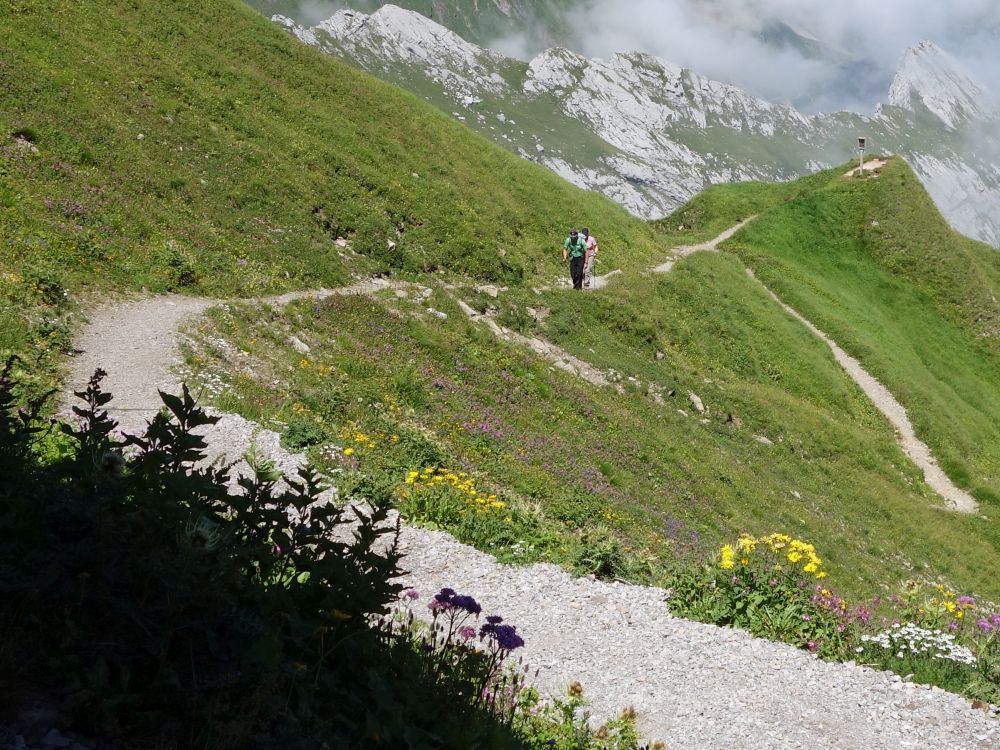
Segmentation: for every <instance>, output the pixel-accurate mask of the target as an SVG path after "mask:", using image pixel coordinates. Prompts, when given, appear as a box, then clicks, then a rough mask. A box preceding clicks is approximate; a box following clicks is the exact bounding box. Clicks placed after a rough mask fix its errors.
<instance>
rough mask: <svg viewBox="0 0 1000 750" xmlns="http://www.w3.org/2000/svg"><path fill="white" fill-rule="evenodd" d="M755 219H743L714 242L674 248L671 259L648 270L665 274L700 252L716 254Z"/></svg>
mask: <svg viewBox="0 0 1000 750" xmlns="http://www.w3.org/2000/svg"><path fill="white" fill-rule="evenodd" d="M756 218H757V216H756V215H754V216H750V217H748V218H746V219H744V220H743V221H741V222H740V223H739V224H737V225H736V226H733V227H729V229H727V230H726V231H725V232H723V233H722V234H720V235H719V236H718V237H716V238H715V239H714V240H708V241H707V242H702V243H701V244H698V245H682V246H681V247H675V248H674V249H673V251H672V252H673V254H674V255H673V257H672V258H670V259H669V260H667V261H665V262H664V263H661V264H660V265H658V266H654V267H653V268H651V269H650V270H651V271H652V272H653V273H666V272H667V271H669V270H670V269H671V268H673V267H674V263H676V262H677V261H679V260H680V259H681V258H687V257H688V256H689V255H694V254H695V253H701V252H709V253H717V252H718V251H719V245H721V244H722V243H723V242H725V241H726V240H728V239H729V238H730V237H732V236H733V235H734V234H736V233H737V232H738V231H740V230H741V229H742V228H743V227H745V226H746V225H747V224H749V223H750V222H751V221H753V220H754V219H756Z"/></svg>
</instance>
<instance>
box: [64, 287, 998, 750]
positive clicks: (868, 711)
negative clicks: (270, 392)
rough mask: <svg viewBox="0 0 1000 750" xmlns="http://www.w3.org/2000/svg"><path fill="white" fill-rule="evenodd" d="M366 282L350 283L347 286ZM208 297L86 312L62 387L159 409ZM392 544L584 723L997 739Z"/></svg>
mask: <svg viewBox="0 0 1000 750" xmlns="http://www.w3.org/2000/svg"><path fill="white" fill-rule="evenodd" d="M375 288H381V285H378V284H376V285H375ZM372 290H373V288H372V287H370V286H369V287H362V286H360V285H356V286H355V287H352V288H351V290H350V291H355V292H364V291H372ZM344 291H347V290H339V292H341V293H343V292H344ZM331 293H334V292H329V291H328V292H324V293H322V294H323V295H324V296H325V295H327V294H331ZM297 296H306V294H302V295H297ZM316 296H320V295H319V294H317V295H316ZM292 298H295V297H294V296H293V297H289V296H285V297H284V298H283V300H288V299H292ZM211 304H213V301H211V300H196V299H191V298H183V297H161V298H155V299H150V300H137V301H133V302H126V303H120V304H117V305H112V306H108V307H105V308H102V309H99V310H97V311H96V312H95V314H94V315H93V317H92V322H91V325H90V327H89V328H88V329H87V330H86V331H85V332H84V333H83V335H82V336H81V338H80V347H81V348H83V349H85V350H86V352H85V355H84V357H81V358H80V359H79V360H78V361H77V363H76V364H77V366H76V367H74V370H73V376H72V378H71V380H70V385H72V386H75V387H79V385H80V384H81V383H83V382H85V381H86V379H87V377H89V372H88V370H91V369H93V366H94V365H100V366H103V367H104V368H105V369H107V370H108V371H109V380H108V384H109V388H110V389H112V391H113V392H114V393H115V394H116V396H117V397H119V398H120V399H121V401H122V402H123V403H124V404H127V407H126V408H128V409H131V410H134V411H128V412H121V411H120V410H121V408H122V407H121V406H119V407H118V408H119V412H118V413H116V416H126V417H128V418H129V419H134V418H135V416H136V415H138V414H143V415H145V414H148V413H151V412H152V411H153V410H154V409H155V408H156V404H158V403H159V402H158V398H157V396H156V387H164V386H166V387H173V386H174V384H173V383H172V382H171V381H172V379H171V376H170V366H171V364H172V363H174V362H177V361H178V358H179V357H178V353H177V330H178V329H177V326H178V325H180V324H181V323H182V322H183V321H185V320H187V319H189V318H190V317H191V316H193V315H196V314H198V313H200V312H203V311H204V310H205V309H206V308H207V307H209V306H210V305H211ZM208 439H209V441H210V443H211V445H212V451H213V453H216V454H218V453H224V454H226V455H228V456H230V457H231V458H236V457H239V456H241V455H243V454H244V453H245V451H246V450H247V448H248V447H249V444H250V442H251V441H252V440H254V441H256V443H257V446H258V450H259V451H261V452H262V453H264V454H266V455H268V456H269V457H271V458H272V459H275V460H276V461H277V462H278V463H279V465H281V466H283V467H285V468H286V469H289V468H291V467H293V466H295V465H296V464H297V463H298V462H299V461H300V460H301V456H297V455H294V454H289V453H287V452H286V451H284V450H283V449H282V448H281V446H280V444H279V441H278V436H277V435H276V434H275V433H273V432H270V431H268V430H263V429H258V428H257V426H256V425H253V424H252V423H250V422H247V421H246V420H244V419H242V418H240V417H235V416H233V415H226V416H225V418H224V419H223V421H222V422H220V424H219V425H218V426H216V427H215V428H213V431H212V432H211V433H210V434H209V435H208ZM402 546H403V549H404V551H405V552H406V557H405V558H404V566H405V567H407V568H408V569H409V573H408V574H407V575H406V576H405V577H404V583H405V584H406V585H407V586H410V587H413V588H415V589H417V590H419V591H421V592H423V594H424V598H423V599H422V600H421V601H420V602H418V605H420V606H418V610H420V611H425V610H424V608H423V606H422V605H423V604H424V603H425V602H426V601H427V598H428V597H429V596H430V595H431V594H433V593H434V592H435V591H437V590H438V589H440V588H441V587H444V586H450V587H452V588H455V589H457V590H459V591H460V592H461V593H465V594H469V595H472V596H475V597H476V598H477V599H478V600H479V601H480V602H481V603H482V604H483V606H484V609H485V610H486V613H498V614H501V615H503V616H504V617H505V619H506V620H507V621H508V622H510V623H512V624H514V625H516V626H517V627H518V630H519V632H520V633H521V634H522V635H523V636H524V639H525V641H526V644H527V645H526V647H525V651H524V656H525V659H526V660H527V661H528V662H529V663H530V664H531V665H532V667H537V668H538V669H539V673H538V676H537V684H538V685H539V687H541V688H542V689H544V690H551V691H554V692H559V693H561V692H562V691H563V690H564V689H565V687H566V686H567V684H568V683H569V682H570V681H572V680H579V681H580V682H581V683H582V684H583V686H584V688H585V690H586V692H587V695H588V696H589V698H590V700H591V701H592V708H593V713H594V716H595V717H596V718H608V717H610V716H612V715H614V714H616V713H617V712H618V711H620V710H621V709H622V708H624V707H626V706H629V705H631V706H634V707H635V709H636V710H637V711H638V712H639V725H640V729H641V731H642V733H643V734H644V735H646V736H647V737H649V738H652V739H661V740H664V741H665V742H667V743H668V746H669V747H671V748H673V750H677V749H678V748H730V747H734V748H735V747H738V748H748V749H750V750H756V749H760V750H765V749H766V750H771V748H808V749H809V750H819V749H821V748H830V750H834V749H836V750H878V749H881V748H884V749H885V750H895V749H896V748H921V749H924V748H926V749H927V750H935V749H936V748H941V749H942V750H944V749H945V748H947V750H956V749H958V748H961V749H962V750H988V749H991V748H992V749H995V748H998V747H1000V723H998V722H997V721H996V720H995V719H993V718H991V717H990V716H989V715H988V714H987V713H986V712H984V711H978V710H974V709H972V708H971V707H970V706H969V705H968V703H966V702H965V701H964V700H963V699H962V698H960V697H958V696H955V695H952V694H949V693H945V692H943V691H941V690H937V689H929V688H924V687H920V686H916V685H912V684H910V683H906V682H904V681H902V680H901V679H900V678H899V677H896V676H893V675H890V674H887V673H881V672H874V671H872V670H869V669H865V668H861V667H857V666H854V665H850V664H826V663H824V662H821V661H819V660H817V659H815V658H813V657H812V656H810V655H809V654H807V653H805V652H803V651H799V650H796V649H793V648H791V647H788V646H784V645H781V644H774V643H770V642H768V641H763V640H759V639H754V638H751V637H750V636H749V635H747V634H746V633H744V632H742V631H738V630H730V629H721V628H716V627H714V626H709V625H703V624H700V623H694V622H688V621H685V620H680V619H677V618H674V617H671V616H670V615H669V613H668V612H667V609H666V606H665V605H664V603H663V602H664V600H665V598H666V592H664V591H663V590H661V589H656V588H648V587H641V586H633V585H627V584H621V583H604V582H601V581H596V580H591V579H589V578H577V579H574V578H571V577H570V576H569V575H568V574H567V573H566V572H565V571H563V570H562V569H560V568H557V567H555V566H552V565H532V566H529V567H522V568H518V567H511V566H504V565H500V564H498V563H497V562H496V560H495V559H494V558H493V557H491V556H489V555H487V554H484V553H482V552H479V551H478V550H475V549H473V548H471V547H468V546H466V545H463V544H460V543H459V542H457V541H456V540H454V539H453V538H452V537H450V536H449V535H447V534H444V533H441V532H434V531H428V530H424V529H416V528H411V527H405V528H404V531H403V540H402Z"/></svg>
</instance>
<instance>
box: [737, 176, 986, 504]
mask: <svg viewBox="0 0 1000 750" xmlns="http://www.w3.org/2000/svg"><path fill="white" fill-rule="evenodd" d="M738 251H739V252H740V254H741V255H742V256H743V257H744V258H745V259H746V260H747V261H748V262H749V263H750V264H751V265H753V266H754V268H755V269H756V270H757V271H758V273H759V275H760V277H761V279H762V280H764V281H765V282H766V283H767V284H768V285H770V286H772V288H774V289H775V290H776V291H777V292H778V293H779V294H780V295H781V296H782V297H783V298H784V299H785V300H786V301H787V302H788V303H789V304H791V305H792V306H793V307H795V308H797V309H798V310H799V311H800V312H802V313H803V314H804V315H805V316H806V317H808V318H810V319H811V320H813V322H815V323H816V324H817V325H818V326H820V328H822V329H824V330H825V331H826V332H827V333H828V334H830V335H831V336H833V337H834V339H836V340H837V341H838V343H840V344H841V346H843V347H844V348H845V349H847V351H848V352H850V353H851V354H853V355H854V356H856V357H858V358H859V359H860V360H861V361H862V362H863V363H864V364H865V366H866V367H867V368H868V369H869V370H870V371H871V372H872V373H873V374H874V375H876V377H878V378H879V379H880V380H882V382H883V383H885V384H886V385H887V386H888V387H889V389H890V390H891V391H892V392H893V393H894V394H895V395H896V396H897V398H898V399H899V400H900V401H901V402H902V403H903V405H904V406H906V407H907V409H908V411H909V413H910V418H911V420H912V421H913V423H914V426H915V428H916V430H917V433H918V435H920V436H921V437H922V438H923V439H924V440H925V441H926V442H927V443H928V444H929V445H930V446H931V448H932V449H933V450H934V452H935V454H936V455H937V456H938V458H939V459H940V461H941V464H942V466H943V468H945V470H946V471H947V472H948V473H949V475H950V476H951V477H952V479H954V480H955V481H956V482H957V483H958V484H959V485H960V486H963V487H965V488H967V489H969V490H970V491H972V493H973V494H974V495H976V496H977V497H978V498H979V499H980V500H984V501H987V503H988V505H987V507H986V509H985V512H986V514H987V515H992V513H991V511H992V506H995V504H996V502H997V501H998V499H1000V375H998V372H1000V355H998V350H997V334H998V328H997V322H998V320H1000V306H998V304H997V301H996V296H995V295H996V293H997V291H996V290H997V285H996V282H997V280H998V279H1000V258H998V256H997V254H996V251H994V250H992V249H991V248H988V247H987V246H985V245H983V244H981V243H978V242H974V241H972V240H969V239H967V238H965V237H961V236H960V235H958V234H956V233H955V232H953V231H952V230H951V229H949V228H948V226H947V224H946V223H945V222H944V221H943V220H942V219H941V216H940V214H939V213H938V212H937V211H935V210H934V209H933V206H932V204H931V203H930V200H929V198H928V197H927V195H926V194H925V193H924V191H923V190H922V189H921V188H920V187H919V184H918V183H917V182H916V179H915V178H914V176H913V174H912V172H911V171H910V169H909V167H907V166H906V164H905V163H903V162H901V161H899V160H894V161H892V162H890V164H889V165H888V166H887V167H886V168H885V169H884V170H883V171H882V173H881V175H880V176H879V177H878V178H871V179H868V180H864V181H858V180H844V179H839V180H833V181H831V182H830V184H829V185H828V186H827V187H826V188H825V189H823V190H820V191H817V192H815V193H813V194H811V195H805V196H801V197H799V198H797V199H794V200H791V201H789V202H787V203H785V204H783V205H781V206H779V207H777V208H776V209H775V210H774V211H772V212H770V213H769V214H767V215H766V216H765V217H764V220H762V221H758V222H756V223H755V224H754V225H752V226H750V227H748V228H747V230H746V232H745V233H744V234H743V235H742V237H741V238H740V244H739V248H738Z"/></svg>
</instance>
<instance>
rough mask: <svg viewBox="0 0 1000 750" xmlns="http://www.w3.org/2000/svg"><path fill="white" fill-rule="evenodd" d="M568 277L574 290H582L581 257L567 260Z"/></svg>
mask: <svg viewBox="0 0 1000 750" xmlns="http://www.w3.org/2000/svg"><path fill="white" fill-rule="evenodd" d="M569 276H570V278H571V279H573V288H574V289H583V256H582V255H581V256H580V257H579V258H570V259H569Z"/></svg>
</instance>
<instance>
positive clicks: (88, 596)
mask: <svg viewBox="0 0 1000 750" xmlns="http://www.w3.org/2000/svg"><path fill="white" fill-rule="evenodd" d="M12 365H13V361H12V360H10V361H8V362H7V365H6V367H4V368H3V370H2V372H0V477H2V478H0V564H2V567H0V579H2V580H3V581H4V592H5V594H4V596H5V599H4V608H3V610H2V613H0V633H2V636H3V638H2V640H3V647H2V648H0V695H3V696H4V697H5V700H4V710H3V713H0V721H2V722H9V721H14V720H15V719H18V714H19V712H21V716H22V717H23V716H24V715H31V713H30V711H34V712H35V715H40V716H43V717H48V720H49V721H53V720H55V721H57V722H59V726H60V728H62V729H64V730H73V731H75V732H81V733H85V734H89V735H96V736H100V737H102V738H103V739H106V740H115V741H117V742H119V743H124V744H121V745H120V746H123V747H146V746H156V747H167V748H170V747H177V748H255V747H260V748H270V747H277V746H280V747H290V748H297V747H303V748H305V747H317V746H328V747H338V748H399V747H407V748H413V749H414V750H416V749H417V748H444V747H452V748H468V747H488V748H536V747H537V748H541V747H552V746H559V747H574V748H581V749H583V750H586V749H589V748H594V749H595V750H596V748H599V747H600V748H608V747H611V748H618V749H620V750H629V749H634V748H637V747H638V741H637V739H636V734H635V730H634V715H631V714H625V715H623V716H622V717H621V718H619V719H616V720H615V721H612V722H610V723H609V724H608V725H606V726H605V727H603V728H595V727H588V726H587V725H586V724H585V723H584V722H583V721H582V720H581V718H580V712H579V709H581V708H582V706H583V705H584V703H585V702H584V700H583V697H582V694H581V692H580V691H579V690H575V691H574V692H573V693H572V694H571V695H569V696H568V697H567V698H566V699H565V700H564V701H558V700H557V701H554V702H553V701H548V700H545V701H543V700H542V699H541V697H540V696H539V695H538V694H537V693H536V692H535V691H533V690H530V689H526V688H525V685H524V670H523V669H515V667H514V664H513V660H511V659H508V657H509V656H510V654H511V653H512V652H514V651H516V650H517V649H518V648H520V647H521V646H522V645H523V640H521V638H520V636H518V635H517V632H516V628H515V627H512V626H510V625H509V624H501V622H502V621H501V620H500V618H498V617H492V616H491V617H490V618H487V619H486V620H484V621H483V622H482V624H481V625H480V622H479V615H480V613H481V612H482V607H481V606H480V604H479V603H478V602H476V601H475V600H473V599H472V598H471V597H467V596H461V595H458V594H456V593H455V592H452V591H450V590H443V591H441V592H439V593H438V594H436V595H435V596H434V597H433V598H432V600H431V602H430V603H431V605H432V608H433V610H434V613H435V616H434V622H433V624H432V625H433V626H437V627H436V628H435V629H431V630H426V629H423V630H421V629H420V628H416V627H415V626H414V625H413V619H412V617H410V618H409V619H406V618H400V616H399V614H400V610H399V604H398V602H399V597H398V594H399V593H400V586H399V585H398V584H395V583H393V582H392V578H394V577H395V576H398V575H399V573H400V568H399V561H400V556H399V554H398V553H397V551H396V545H395V541H394V540H395V537H396V534H397V533H398V526H397V525H396V524H393V523H390V522H389V519H388V513H389V507H390V504H389V498H388V497H387V496H386V495H385V494H384V492H383V491H382V489H381V488H379V487H378V486H377V485H375V484H371V483H366V484H359V485H358V486H356V487H355V488H354V491H353V492H352V494H351V500H353V501H354V502H353V503H352V504H351V506H350V507H346V506H340V505H334V504H331V503H330V502H317V501H320V500H322V499H323V498H324V496H323V494H322V493H323V491H324V488H325V487H326V486H327V480H326V479H325V478H323V477H321V476H320V475H318V474H316V473H315V472H314V471H312V470H311V469H309V468H304V469H302V470H301V471H300V473H299V476H297V477H281V476H280V474H279V473H278V472H276V471H275V469H274V467H273V465H272V464H269V463H268V462H266V461H263V460H260V459H257V460H254V459H252V458H251V461H253V469H254V474H253V475H252V476H250V477H245V478H241V479H240V480H239V487H240V491H239V492H238V493H237V494H231V493H230V492H229V491H228V487H227V482H228V480H229V471H230V469H229V468H217V467H213V466H209V467H204V466H201V465H200V463H201V462H202V460H203V459H204V458H205V452H204V448H205V447H206V446H205V442H204V440H203V438H201V437H199V436H197V435H195V434H194V433H193V432H192V430H194V429H195V428H197V427H199V426H202V425H206V424H211V423H213V422H215V421H217V418H216V417H211V416H208V415H207V414H206V413H205V412H204V411H203V410H202V409H200V408H199V407H198V406H197V405H196V404H195V402H194V401H193V399H192V398H191V397H190V395H189V393H188V392H187V391H186V390H185V391H184V393H183V394H182V395H180V396H172V395H165V396H164V397H163V400H164V405H165V408H164V410H163V412H161V414H160V415H158V416H157V417H156V418H155V419H154V420H153V421H152V422H151V423H150V424H149V426H148V428H147V429H146V430H145V432H144V433H143V434H141V435H129V434H121V433H120V432H118V431H117V430H116V429H115V428H116V424H115V422H114V421H113V420H111V419H110V418H109V417H108V415H107V412H106V408H107V406H108V403H109V402H110V401H111V398H112V397H111V394H106V393H104V392H102V390H101V387H100V380H101V375H102V373H101V372H100V371H98V373H96V374H95V376H94V378H93V379H92V380H91V382H90V384H89V386H88V387H87V389H86V390H85V391H81V392H80V393H79V394H77V395H78V396H79V397H80V398H81V399H82V401H83V403H82V405H81V406H78V407H75V408H74V411H75V414H76V416H77V417H78V418H79V419H78V421H74V422H55V423H52V422H49V421H47V420H44V419H42V418H41V417H40V414H41V412H42V410H43V407H44V403H43V401H44V400H43V399H42V398H32V397H30V396H26V395H25V394H24V393H23V391H22V389H21V387H20V384H19V383H18V382H17V381H16V379H15V378H14V377H13V367H12ZM327 500H328V498H327ZM410 593H412V592H410ZM413 598H414V597H413V596H405V597H403V601H412V600H413ZM474 625H475V626H478V627H473V626H474ZM466 630H471V632H469V633H467V632H466ZM477 634H478V641H477V640H475V637H476V635H477ZM15 675H16V676H17V677H16V678H15V677H14V676H15ZM359 675H363V676H364V678H363V679H359ZM39 696H41V700H42V701H43V702H42V704H41V707H42V708H43V709H44V710H43V711H41V712H40V713H39V711H38V709H39V703H38V701H39ZM442 704H444V705H447V706H448V710H447V711H441V710H439V709H440V706H441V705H442ZM26 711H27V712H29V713H28V714H25V713H24V712H26ZM20 721H22V722H23V721H26V720H25V719H23V718H21V719H20ZM49 728H51V726H46V725H44V724H40V725H38V726H31V725H30V724H28V725H24V724H22V725H20V726H19V729H20V731H22V732H24V733H25V734H27V735H29V737H31V736H32V733H33V732H37V733H38V734H39V736H40V735H41V734H42V733H44V732H45V730H46V729H49ZM35 739H37V737H36V738H35ZM564 741H565V742H570V741H572V744H564Z"/></svg>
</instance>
